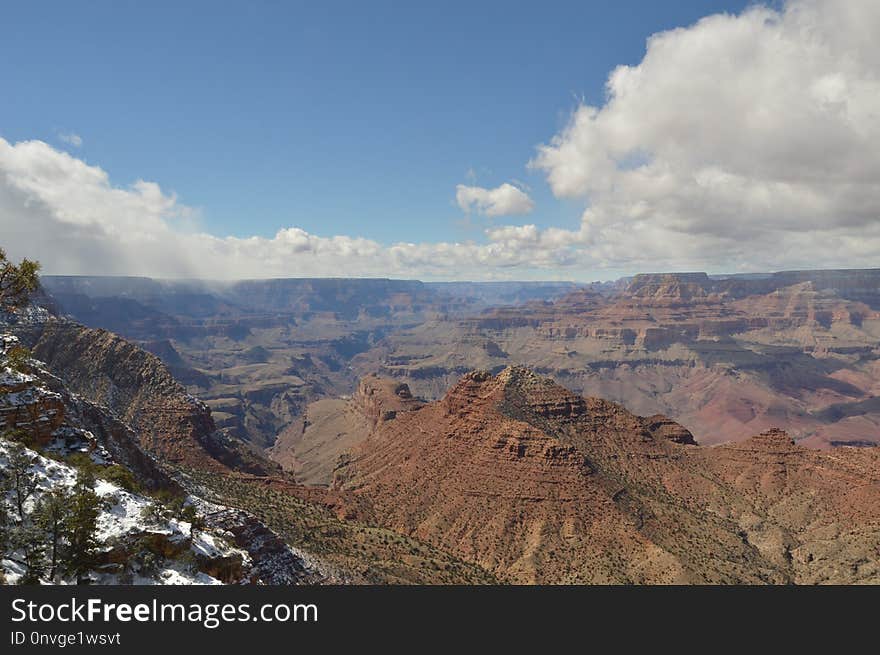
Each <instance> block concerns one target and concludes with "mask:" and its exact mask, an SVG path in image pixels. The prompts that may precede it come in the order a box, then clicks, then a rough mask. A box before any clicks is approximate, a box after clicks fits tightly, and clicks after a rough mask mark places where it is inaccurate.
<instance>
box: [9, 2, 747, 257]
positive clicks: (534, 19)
mask: <svg viewBox="0 0 880 655" xmlns="http://www.w3.org/2000/svg"><path fill="white" fill-rule="evenodd" d="M745 4H746V3H744V2H731V1H727V2H724V1H716V0H712V1H710V0H686V1H677V2H662V3H661V2H635V1H631V0H629V1H623V0H621V1H617V2H614V3H609V2H565V3H562V2H531V3H519V4H517V3H512V2H497V3H493V2H481V3H475V2H462V3H453V2H443V3H439V2H434V3H421V2H420V3H405V2H395V3H390V2H352V3H331V2H321V3H317V2H314V3H309V4H304V3H292V2H271V3H270V2H247V3H237V4H236V3H217V2H210V3H208V2H186V3H183V2H150V3H144V2H119V1H113V2H95V1H93V2H81V3H70V2H52V3H46V2H39V1H29V2H17V3H7V4H5V5H4V8H3V24H4V27H3V38H2V39H0V79H2V83H3V86H4V89H5V93H4V98H3V101H2V102H0V137H3V138H4V139H6V140H7V141H9V142H10V143H16V142H19V141H22V140H29V139H39V140H43V141H46V142H47V143H49V144H51V145H53V146H54V147H55V148H58V149H66V150H68V151H69V152H71V153H72V154H73V155H74V156H76V157H77V158H80V159H82V160H84V161H86V162H88V163H89V164H93V165H97V166H100V167H101V168H103V169H104V170H105V171H107V172H108V173H109V175H110V179H111V181H112V182H113V183H114V184H116V185H120V186H126V185H128V184H130V183H132V182H134V181H135V180H138V179H144V180H149V181H153V182H157V183H158V184H159V185H161V187H162V189H163V190H164V191H166V192H174V193H176V194H177V196H178V198H179V199H180V201H181V202H183V203H185V204H186V205H188V206H190V207H196V208H198V209H199V210H200V227H201V229H204V230H205V231H206V232H209V233H211V234H214V235H218V236H226V235H233V236H239V237H247V236H251V235H260V236H264V237H271V236H272V235H274V234H275V233H276V232H277V230H279V229H280V228H283V227H289V226H297V227H300V228H303V229H304V230H305V231H307V232H309V233H312V234H316V235H319V236H332V235H336V234H351V235H357V236H361V237H366V238H368V239H374V240H376V241H378V242H380V243H383V244H390V243H393V242H395V241H414V242H421V241H441V240H443V241H456V240H463V239H475V240H477V241H480V240H481V239H482V229H483V228H484V227H485V226H486V224H487V222H488V219H485V218H482V217H472V219H471V221H470V223H469V222H468V221H465V220H463V218H464V216H463V213H462V211H461V210H460V209H459V208H458V207H457V206H456V205H455V187H456V185H458V184H462V183H471V182H473V183H475V184H477V185H480V186H485V187H495V186H497V185H499V184H501V183H503V182H508V181H511V180H514V181H518V182H519V183H521V184H524V185H527V186H528V187H529V193H530V194H531V196H532V198H533V199H534V201H535V205H536V208H535V210H534V212H533V213H532V214H530V215H528V216H512V217H507V218H504V219H503V220H502V221H501V222H502V223H503V224H505V225H522V224H526V223H532V224H536V225H537V226H538V227H548V226H555V227H559V228H566V229H576V228H577V226H578V225H579V223H580V218H581V212H582V211H583V204H584V203H583V202H582V201H580V200H567V199H564V198H562V199H557V198H555V197H554V196H553V194H552V193H551V192H550V190H549V188H548V185H547V182H546V181H545V179H544V175H543V173H541V172H536V171H533V170H532V171H530V170H527V168H526V163H527V162H528V161H529V159H531V158H532V157H533V156H534V152H535V150H534V149H535V146H536V145H538V144H540V143H545V142H547V141H548V140H549V139H550V138H551V137H552V136H553V135H554V134H556V133H557V132H558V131H559V130H560V129H561V128H562V127H563V126H564V125H565V123H566V121H567V120H568V117H569V115H570V113H571V112H572V110H574V109H575V108H576V107H577V105H578V102H579V100H580V99H581V98H583V99H585V100H586V101H587V102H588V103H590V104H596V105H601V104H602V102H603V99H604V84H605V81H606V78H607V76H608V73H609V72H610V71H611V70H612V69H613V68H614V67H615V66H617V65H619V64H630V65H635V64H638V63H639V61H640V60H641V58H642V57H643V55H644V53H645V39H646V38H647V37H648V36H649V35H650V34H652V33H655V32H658V31H661V30H666V29H670V28H674V27H676V26H687V25H690V24H691V23H693V22H694V21H695V20H696V19H698V18H700V17H701V16H704V15H707V14H711V13H715V12H720V11H732V12H739V11H741V10H742V9H743V7H744V6H745ZM70 133H73V134H76V135H79V136H80V137H81V139H82V145H81V146H79V147H74V146H72V145H70V144H68V143H64V142H63V141H62V140H61V139H60V135H62V134H70ZM469 170H471V171H473V172H474V173H475V177H471V178H469V177H468V176H467V172H468V171H469ZM494 222H496V223H497V222H499V219H494Z"/></svg>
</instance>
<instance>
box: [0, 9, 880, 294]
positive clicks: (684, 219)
mask: <svg viewBox="0 0 880 655" xmlns="http://www.w3.org/2000/svg"><path fill="white" fill-rule="evenodd" d="M877 34H880V3H877V2H875V1H874V0H849V1H848V2H832V1H831V0H793V1H791V2H789V3H787V4H786V5H785V6H784V7H783V8H782V9H781V10H779V11H776V10H772V9H768V8H765V7H760V6H758V7H752V8H750V9H748V10H746V11H745V12H743V13H742V14H739V15H714V16H709V17H706V18H704V19H702V20H701V21H699V22H698V23H696V24H694V25H692V26H689V27H683V28H679V29H675V30H671V31H668V32H663V33H659V34H655V35H654V36H652V37H651V38H650V39H649V40H648V43H647V49H646V54H645V56H644V58H643V59H642V61H641V62H640V63H639V64H638V65H636V66H621V67H618V68H617V69H615V70H614V71H612V72H611V74H610V75H609V78H608V81H607V97H606V101H605V103H604V104H603V105H602V106H589V105H586V104H584V105H582V106H579V107H577V108H576V109H575V110H574V111H573V113H572V115H571V118H570V120H569V122H568V124H567V126H566V127H565V128H564V129H563V130H561V131H560V132H559V133H558V134H557V135H555V136H554V137H553V138H552V139H550V140H549V141H548V142H547V143H546V144H543V145H541V146H539V147H538V149H537V152H536V154H535V155H534V157H533V158H532V160H531V161H530V162H529V164H528V166H529V168H530V169H531V170H532V171H533V172H537V173H539V174H542V175H544V176H546V180H547V183H548V184H549V187H550V189H551V190H552V192H553V193H554V194H555V195H556V196H557V197H559V198H574V199H577V201H579V202H583V206H584V208H585V209H584V211H583V215H582V217H581V224H580V227H579V229H575V230H571V229H560V228H545V229H539V228H537V227H536V226H535V225H521V226H510V225H497V226H492V227H490V228H488V229H487V230H486V232H485V236H484V240H483V241H482V242H480V243H477V242H463V243H453V242H442V243H396V244H390V245H389V244H380V243H378V242H376V241H372V240H369V239H365V238H360V237H357V236H332V237H323V236H317V235H313V234H309V233H307V232H305V231H304V230H302V229H299V228H297V227H289V228H284V229H281V230H279V231H278V232H277V234H275V236H274V237H271V238H263V237H252V238H246V239H241V238H235V237H219V236H215V235H211V234H206V233H204V232H202V231H199V230H198V229H195V228H194V227H193V226H194V225H195V224H196V223H197V221H196V220H195V219H197V218H198V212H196V211H195V210H193V209H192V208H189V207H187V206H186V205H184V204H182V203H181V202H179V201H178V199H177V198H176V197H175V196H174V195H173V194H169V193H167V192H165V191H163V190H162V189H161V188H160V187H159V186H158V185H156V184H155V183H152V182H146V181H138V182H136V183H135V184H133V185H131V186H130V187H126V188H120V187H118V186H114V185H113V184H111V181H110V179H109V177H108V175H107V173H106V172H105V171H103V170H102V169H101V168H99V167H97V166H93V165H89V164H87V163H85V162H84V161H82V160H80V159H77V158H76V157H73V156H71V155H70V154H68V153H65V152H61V151H59V150H56V149H54V148H52V147H51V146H49V145H47V144H45V143H43V142H39V141H27V142H21V143H17V144H11V143H8V142H6V141H4V140H3V139H0V244H2V245H3V246H4V247H6V248H7V250H8V251H9V253H10V254H11V255H13V256H15V257H22V256H28V257H33V258H37V259H40V260H41V261H42V262H43V264H44V268H45V270H46V271H47V272H54V273H80V274H86V273H91V274H98V273H100V274H133V275H150V276H166V277H179V276H200V277H212V278H229V277H238V278H240V277H272V276H311V275H340V274H344V275H352V276H354V275H365V276H394V277H421V278H426V279H428V278H459V279H461V278H469V279H481V278H482V279H486V278H490V279H491V278H505V277H506V278H516V277H519V278H524V277H543V278H550V277H556V276H560V277H567V278H585V279H595V278H598V277H610V276H611V275H610V274H607V275H603V271H614V272H635V271H639V270H684V269H691V270H694V269H697V270H709V271H714V272H719V271H735V270H742V271H754V270H780V269H784V268H807V267H811V268H818V267H857V266H877V265H878V260H877V253H878V252H880V48H878V47H877V39H876V35H877ZM549 118H550V117H548V120H549ZM456 200H457V202H458V204H459V206H460V207H462V209H464V210H466V211H474V212H478V213H482V214H484V215H486V216H488V217H497V216H503V215H510V214H524V213H528V212H530V211H532V209H533V207H534V204H533V202H532V200H531V199H530V198H529V196H528V195H527V194H526V193H525V192H524V191H522V190H521V189H519V188H517V187H515V186H513V185H511V184H502V185H501V186H499V187H497V188H495V189H485V188H482V187H476V186H466V185H459V187H458V188H457V193H456Z"/></svg>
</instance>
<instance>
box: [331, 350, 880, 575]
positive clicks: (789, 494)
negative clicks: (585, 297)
mask: <svg viewBox="0 0 880 655" xmlns="http://www.w3.org/2000/svg"><path fill="white" fill-rule="evenodd" d="M869 451H870V452H869ZM856 480H862V483H861V484H859V483H857V482H856ZM337 481H338V482H337V483H338V484H339V485H340V486H341V487H342V488H343V489H345V490H348V491H349V492H352V493H354V494H357V495H358V496H360V497H363V498H364V499H366V500H368V501H369V503H370V504H371V507H372V508H373V511H374V513H375V516H376V520H378V521H379V522H380V523H381V524H382V525H384V526H386V527H389V528H392V529H394V530H397V531H399V532H401V533H403V534H405V535H408V536H414V537H417V538H419V539H421V540H425V541H428V542H429V543H432V544H434V545H436V546H438V547H441V548H443V549H445V550H448V551H450V552H452V553H453V554H456V555H458V556H460V557H462V558H464V559H466V560H469V561H471V562H474V563H477V564H479V565H480V566H483V567H485V568H487V569H489V570H490V571H492V572H493V573H495V574H496V575H498V576H499V577H500V578H502V579H506V580H510V581H515V582H555V583H559V582H641V583H645V582H652V583H657V582H672V583H685V582H689V583H693V582H711V583H734V582H735V583H743V582H752V583H766V582H771V583H787V582H854V581H880V568H878V567H869V566H863V565H862V564H861V563H863V562H865V559H864V558H865V557H869V555H868V554H869V553H872V552H874V551H875V549H876V548H877V547H878V545H880V528H878V527H877V526H878V525H880V524H878V523H877V518H878V517H880V514H878V512H880V509H878V508H880V454H878V452H877V449H845V450H844V451H839V452H836V453H834V454H833V455H829V454H825V453H822V452H820V451H815V450H808V449H805V448H803V447H800V446H796V445H794V444H793V442H792V440H791V439H790V437H788V436H787V435H786V434H785V433H784V432H782V431H779V430H768V431H766V432H764V433H762V434H760V435H758V436H756V437H754V438H752V439H749V440H746V441H744V442H742V443H739V444H731V445H729V446H721V447H717V448H704V447H699V446H697V445H696V441H695V439H694V438H693V435H691V433H690V432H689V431H688V430H686V429H685V428H683V427H682V426H680V425H678V424H676V423H675V422H674V421H672V420H670V419H669V418H667V417H665V416H662V415H659V416H650V417H639V416H636V415H634V414H632V413H631V412H629V411H627V410H626V409H625V408H623V407H622V406H620V405H618V404H616V403H612V402H609V401H606V400H602V399H599V398H581V397H579V396H577V395H576V394H572V393H571V392H569V391H567V390H566V389H564V388H562V387H560V386H559V385H556V384H555V383H553V382H552V381H551V380H548V379H546V378H543V377H542V376H539V375H536V374H535V373H534V372H532V371H530V370H527V369H525V368H522V367H510V368H506V369H504V370H502V371H501V372H500V373H498V374H497V375H492V374H491V373H488V372H486V371H476V372H472V373H468V374H467V375H465V376H463V377H462V379H461V380H460V381H459V382H458V383H457V384H456V385H455V386H454V387H453V388H452V389H450V391H449V393H448V394H447V395H446V397H444V398H443V399H442V400H440V401H436V402H434V403H430V404H428V405H426V406H425V407H424V408H422V409H421V410H420V411H418V412H410V413H406V414H403V415H400V416H398V418H397V419H396V420H394V421H388V422H384V423H380V424H378V425H377V427H376V428H375V430H374V431H373V433H372V434H371V435H370V436H369V437H368V438H367V439H366V440H365V441H364V442H363V443H362V444H361V445H360V446H358V447H356V448H355V449H354V450H353V452H352V455H351V457H349V458H348V459H347V460H346V461H345V462H343V463H342V465H341V466H340V468H339V470H338V477H337ZM866 483H867V486H866ZM843 507H847V509H846V511H843V509H842V508H843ZM829 534H839V535H842V534H846V535H847V537H846V538H845V542H846V545H845V547H832V546H830V545H829V542H828V535H829ZM819 553H821V560H820V559H818V558H817V557H818V554H819ZM811 556H812V557H811Z"/></svg>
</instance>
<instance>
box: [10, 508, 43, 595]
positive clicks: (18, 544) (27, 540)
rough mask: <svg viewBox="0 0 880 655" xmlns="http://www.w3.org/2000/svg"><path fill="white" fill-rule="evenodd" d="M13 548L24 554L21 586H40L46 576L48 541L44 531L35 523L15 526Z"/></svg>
mask: <svg viewBox="0 0 880 655" xmlns="http://www.w3.org/2000/svg"><path fill="white" fill-rule="evenodd" d="M11 541H12V547H13V549H14V550H20V551H22V553H23V554H24V565H25V573H24V575H23V576H22V577H21V579H20V580H19V584H39V583H40V579H41V578H42V577H43V576H45V574H46V541H45V535H44V534H43V531H42V530H41V529H40V528H39V527H38V526H37V525H36V524H34V523H33V522H30V521H29V522H27V523H23V524H21V525H17V526H15V528H14V529H13V531H12V539H11Z"/></svg>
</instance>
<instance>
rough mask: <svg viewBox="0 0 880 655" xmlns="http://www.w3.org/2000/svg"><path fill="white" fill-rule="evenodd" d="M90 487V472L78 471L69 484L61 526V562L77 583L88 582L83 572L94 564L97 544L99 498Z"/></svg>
mask: <svg viewBox="0 0 880 655" xmlns="http://www.w3.org/2000/svg"><path fill="white" fill-rule="evenodd" d="M94 487H95V477H94V475H92V474H91V473H89V472H80V473H79V475H78V477H77V480H76V484H75V485H74V487H73V493H72V495H71V498H70V511H69V513H68V515H67V521H66V526H65V528H66V530H65V532H66V538H67V543H68V548H67V553H66V557H65V560H66V562H65V563H66V565H67V569H68V570H69V571H70V573H72V574H74V575H76V583H77V584H88V579H87V578H86V574H87V573H88V572H89V570H91V568H92V567H93V566H94V564H95V551H96V549H97V547H98V545H99V543H98V538H97V532H98V514H99V513H100V511H101V499H100V498H99V497H98V494H96V493H95V489H94Z"/></svg>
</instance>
